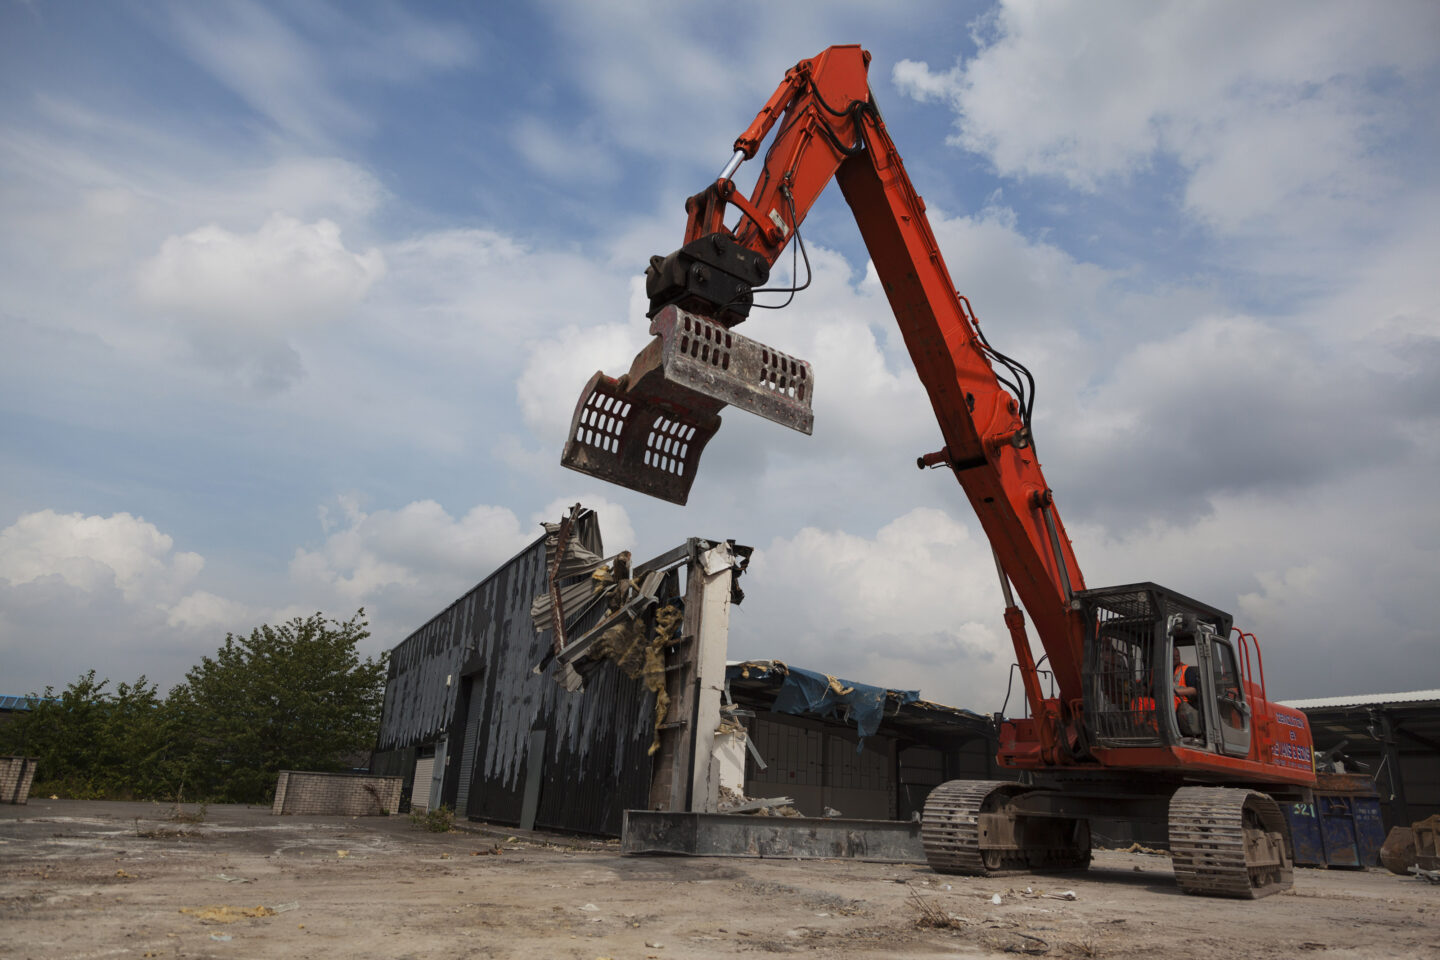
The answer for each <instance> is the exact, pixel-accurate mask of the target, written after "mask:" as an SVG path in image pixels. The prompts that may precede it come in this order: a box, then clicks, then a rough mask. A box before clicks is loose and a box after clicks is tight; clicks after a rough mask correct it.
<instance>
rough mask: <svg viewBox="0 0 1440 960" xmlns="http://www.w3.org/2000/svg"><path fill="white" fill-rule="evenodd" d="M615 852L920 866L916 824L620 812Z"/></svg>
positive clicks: (921, 858) (922, 855)
mask: <svg viewBox="0 0 1440 960" xmlns="http://www.w3.org/2000/svg"><path fill="white" fill-rule="evenodd" d="M620 852H621V853H625V854H630V855H644V854H679V855H682V856H691V857H759V858H775V859H788V860H845V859H849V860H865V861H870V862H874V863H924V862H925V848H924V847H923V846H922V845H921V843H920V824H918V823H911V822H908V821H900V820H847V819H842V818H839V817H837V818H835V819H828V820H827V819H818V818H811V817H755V816H746V815H744V814H726V813H671V812H668V811H663V810H626V811H625V820H624V827H623V830H622V833H621V836H620Z"/></svg>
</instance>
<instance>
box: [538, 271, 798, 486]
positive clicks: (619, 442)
mask: <svg viewBox="0 0 1440 960" xmlns="http://www.w3.org/2000/svg"><path fill="white" fill-rule="evenodd" d="M747 293H748V291H747ZM747 305H748V304H747ZM650 333H651V334H652V335H654V337H655V339H654V340H652V341H651V342H650V343H649V344H648V345H647V346H646V347H645V349H643V350H641V351H640V353H639V354H638V355H637V356H636V357H635V362H634V363H632V364H631V365H630V372H629V373H626V374H625V375H623V376H621V377H619V378H618V379H616V378H612V377H608V376H606V375H605V373H604V372H603V371H597V372H596V373H595V375H594V376H593V377H591V378H590V382H589V383H587V384H586V385H585V389H584V391H583V392H582V393H581V395H580V402H579V403H578V404H576V405H575V414H574V416H573V417H571V418H570V433H569V435H568V436H567V437H566V440H565V452H564V454H563V455H562V456H561V457H560V462H561V463H562V464H563V465H565V466H567V467H569V468H570V469H572V470H579V471H580V472H581V473H588V474H590V475H591V476H593V477H598V478H600V479H601V480H607V481H609V482H611V483H618V484H620V485H621V486H624V487H629V488H630V489H632V490H638V491H640V492H641V493H646V494H649V495H650V496H652V497H659V498H660V499H662V500H669V501H670V502H671V503H678V504H681V505H683V504H684V503H685V501H686V500H687V499H688V498H689V496H690V485H691V484H693V483H694V482H695V468H696V466H697V465H698V464H699V462H700V454H701V452H702V451H704V449H705V445H706V444H707V443H709V442H710V438H711V437H713V436H715V432H716V431H717V430H719V429H720V415H719V414H720V410H721V409H722V408H723V407H725V405H726V404H729V405H730V406H732V407H735V408H737V409H740V410H747V411H749V412H750V413H756V414H759V415H760V416H762V417H764V418H766V419H767V420H773V421H775V422H776V423H779V424H783V425H784V426H787V427H789V428H790V429H792V430H799V431H800V432H801V433H805V434H809V433H811V432H812V430H813V429H814V425H815V415H814V413H813V412H812V411H811V408H810V405H811V399H812V397H813V395H814V389H815V374H814V371H813V370H812V369H811V368H810V364H809V363H807V362H806V361H804V360H799V359H796V358H795V357H792V356H789V355H787V354H784V353H781V352H780V351H778V350H775V349H773V348H771V347H767V346H766V345H765V344H763V343H760V342H758V341H755V340H751V339H750V338H749V337H745V336H741V335H740V334H738V333H736V332H734V331H733V330H731V329H729V328H727V327H726V326H724V325H723V324H721V323H719V322H717V321H715V320H713V319H710V318H709V317H706V316H702V315H701V314H699V313H692V312H690V311H689V310H685V309H682V308H681V307H679V306H677V305H675V304H673V303H672V304H670V305H667V306H664V307H661V308H659V309H658V310H657V311H656V312H655V313H654V314H653V317H652V319H651V323H650Z"/></svg>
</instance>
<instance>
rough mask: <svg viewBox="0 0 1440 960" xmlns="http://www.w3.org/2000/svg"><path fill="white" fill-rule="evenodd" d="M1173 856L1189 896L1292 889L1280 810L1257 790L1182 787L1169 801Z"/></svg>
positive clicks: (1241, 895) (1249, 896)
mask: <svg viewBox="0 0 1440 960" xmlns="http://www.w3.org/2000/svg"><path fill="white" fill-rule="evenodd" d="M1170 854H1171V856H1172V857H1173V859H1174V864H1175V880H1176V882H1177V883H1178V884H1179V885H1180V889H1181V890H1183V891H1184V892H1186V893H1194V894H1199V895H1201V896H1210V897H1238V898H1241V899H1258V898H1260V897H1268V896H1269V895H1270V894H1272V893H1280V892H1282V891H1285V890H1289V889H1290V887H1291V886H1292V885H1293V884H1294V877H1295V870H1294V862H1293V860H1292V858H1291V855H1290V842H1289V837H1288V835H1287V832H1286V829H1285V818H1284V815H1283V814H1281V812H1280V807H1279V806H1278V805H1277V804H1276V803H1275V801H1274V800H1271V799H1270V798H1269V797H1267V796H1265V794H1263V793H1257V792H1255V791H1253V790H1237V789H1233V788H1226V787H1181V788H1180V789H1179V790H1176V791H1175V795H1174V796H1173V797H1171V798H1170Z"/></svg>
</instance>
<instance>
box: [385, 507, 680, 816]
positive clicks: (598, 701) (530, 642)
mask: <svg viewBox="0 0 1440 960" xmlns="http://www.w3.org/2000/svg"><path fill="white" fill-rule="evenodd" d="M572 536H573V537H575V539H576V542H577V543H580V544H582V545H583V546H584V547H585V548H586V549H587V550H589V551H590V552H592V553H595V554H602V553H603V545H602V541H601V536H600V526H599V521H598V518H597V517H596V515H595V513H594V512H593V511H589V510H586V511H583V512H581V513H580V514H579V515H578V516H577V517H576V519H575V522H574V530H573V532H572ZM550 537H551V534H548V533H547V534H545V535H542V536H540V537H538V538H537V539H536V540H535V541H534V542H533V543H532V544H530V546H528V547H527V548H526V549H525V550H523V551H521V552H520V553H519V554H518V555H517V556H516V557H514V558H513V559H512V560H510V561H509V562H508V563H506V564H505V565H504V566H502V567H501V568H500V569H498V570H496V571H495V572H494V573H492V574H491V575H490V576H488V577H486V578H485V579H484V580H482V581H481V582H480V583H479V584H477V585H476V586H475V587H474V589H472V590H470V591H469V592H468V593H466V594H465V595H464V596H463V597H461V598H460V599H458V600H456V601H455V602H454V603H453V604H451V605H450V606H449V607H447V608H446V609H445V610H444V611H442V612H441V613H440V614H438V615H437V616H436V617H434V618H433V619H432V620H430V621H429V622H428V623H426V624H425V625H424V626H423V627H421V628H420V629H419V630H417V631H415V633H413V634H411V635H410V636H409V637H407V638H406V639H405V640H404V641H403V642H401V643H400V644H399V645H398V646H397V647H396V648H395V650H394V651H393V652H392V654H391V657H390V676H389V679H388V680H387V683H386V694H385V707H384V713H383V716H382V719H381V726H380V734H379V739H378V742H377V744H376V755H375V759H374V762H373V764H372V770H373V771H374V772H376V773H381V774H388V775H398V776H401V777H403V778H404V779H405V781H406V798H407V800H408V799H409V798H411V797H416V798H423V802H422V804H421V805H422V806H427V807H428V806H432V805H438V804H445V805H447V806H449V807H451V808H452V809H454V810H455V813H456V815H457V816H459V817H463V818H470V819H480V820H488V821H492V822H496V823H507V824H514V825H522V826H535V827H542V828H548V829H558V830H569V831H575V832H581V833H594V834H606V835H612V836H614V835H618V834H619V832H620V825H621V815H622V811H623V810H624V809H626V808H627V807H643V806H645V805H646V802H647V800H648V797H649V782H650V771H651V764H650V757H649V755H648V752H647V751H648V750H649V747H650V744H651V740H652V737H653V727H654V710H655V701H654V695H653V694H651V693H650V692H649V691H648V690H646V689H645V687H644V684H643V683H642V682H640V681H637V680H634V679H632V678H630V677H627V676H625V675H624V673H623V672H621V671H620V670H619V669H618V668H616V667H615V666H614V665H613V664H600V665H598V666H597V667H596V669H595V670H594V671H593V673H592V674H591V675H590V676H589V677H588V678H587V681H586V685H585V689H584V690H583V692H577V693H571V692H568V691H566V690H565V689H564V688H562V687H561V686H560V685H559V684H557V683H556V682H555V681H554V680H553V679H552V678H551V675H550V674H551V672H552V671H553V670H554V669H555V668H554V666H553V665H551V666H547V667H546V668H545V669H544V670H543V671H539V672H537V670H536V668H537V667H538V666H540V665H541V664H548V663H549V661H550V658H551V657H552V656H553V652H554V650H553V635H552V633H551V631H549V630H545V631H542V632H539V633H537V632H536V630H535V629H534V627H533V626H532V621H531V617H530V607H531V603H532V600H533V599H534V597H535V596H537V595H538V594H541V593H544V592H546V591H547V588H548V574H549V570H548V565H547V562H546V561H547V549H546V541H547V539H549V538H550ZM603 612H604V611H603V610H600V609H591V610H590V611H588V612H587V613H586V614H585V615H584V616H583V617H581V618H578V619H577V621H576V622H574V623H567V625H566V626H567V629H568V630H570V631H571V632H577V631H583V630H585V629H588V627H590V626H592V625H593V623H594V622H596V621H597V620H598V618H599V617H600V616H601V615H602V614H603ZM427 754H428V756H427ZM427 761H428V762H427ZM417 768H424V770H425V771H428V772H426V773H425V774H424V776H423V778H422V782H420V783H416V772H417Z"/></svg>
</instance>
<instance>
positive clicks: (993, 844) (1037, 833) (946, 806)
mask: <svg viewBox="0 0 1440 960" xmlns="http://www.w3.org/2000/svg"><path fill="white" fill-rule="evenodd" d="M1032 789H1033V788H1030V787H1026V786H1024V785H1023V784H1019V783H1015V782H1014V781H1009V780H952V781H950V782H949V783H942V784H941V785H940V786H938V787H936V788H935V789H934V790H932V791H931V792H930V796H929V798H928V799H926V801H925V814H924V819H923V820H921V823H920V840H921V843H922V844H923V845H924V847H925V859H926V861H927V862H928V863H929V864H930V869H932V870H934V871H935V872H937V873H958V874H965V875H968V876H975V877H984V876H997V875H1003V874H1011V873H1023V872H1027V871H1030V870H1077V869H1078V870H1083V869H1085V868H1086V867H1088V866H1089V865H1090V830H1089V827H1088V825H1087V824H1085V823H1084V821H1079V822H1078V823H1077V821H1074V820H1059V819H1038V818H1018V819H1017V818H1015V817H1013V816H1011V817H1009V818H1008V819H1007V818H1004V807H1005V805H1006V803H1007V801H1009V800H1011V799H1013V798H1015V797H1018V796H1020V795H1021V794H1024V793H1029V792H1031V790H1032ZM987 814H992V815H996V817H997V818H999V819H1000V820H1002V821H1004V822H1003V823H1000V822H997V821H995V820H992V821H991V825H992V826H998V827H999V828H1000V829H998V830H997V833H998V834H1004V836H987V830H986V825H985V820H986V819H987V818H986V816H985V815H987Z"/></svg>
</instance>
